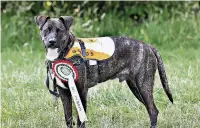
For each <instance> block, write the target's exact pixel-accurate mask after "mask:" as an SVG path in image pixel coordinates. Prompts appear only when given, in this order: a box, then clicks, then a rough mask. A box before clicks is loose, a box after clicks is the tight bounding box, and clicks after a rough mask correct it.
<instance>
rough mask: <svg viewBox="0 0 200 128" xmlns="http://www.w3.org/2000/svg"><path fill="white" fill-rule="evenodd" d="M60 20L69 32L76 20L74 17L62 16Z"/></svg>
mask: <svg viewBox="0 0 200 128" xmlns="http://www.w3.org/2000/svg"><path fill="white" fill-rule="evenodd" d="M59 19H60V20H61V21H62V22H63V24H64V25H65V28H66V29H67V30H69V28H70V26H71V25H72V23H73V21H74V18H73V17H72V16H61V17H60V18H59Z"/></svg>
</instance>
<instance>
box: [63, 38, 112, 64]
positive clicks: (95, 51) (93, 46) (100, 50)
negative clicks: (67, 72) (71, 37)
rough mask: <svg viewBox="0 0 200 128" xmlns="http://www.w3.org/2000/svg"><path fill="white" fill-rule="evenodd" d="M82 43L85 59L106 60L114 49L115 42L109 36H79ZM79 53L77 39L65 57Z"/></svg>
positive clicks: (79, 48)
mask: <svg viewBox="0 0 200 128" xmlns="http://www.w3.org/2000/svg"><path fill="white" fill-rule="evenodd" d="M79 39H80V40H81V42H83V43H84V46H85V49H86V56H85V59H88V60H98V61H101V60H106V59H108V58H110V57H111V56H112V55H113V54H114V51H115V43H114V41H113V39H112V38H110V37H98V38H79ZM75 55H80V56H82V54H81V46H80V44H79V42H78V41H75V43H74V46H73V47H72V48H71V49H70V51H69V52H68V54H67V55H66V57H65V58H67V59H68V58H70V57H72V56H75Z"/></svg>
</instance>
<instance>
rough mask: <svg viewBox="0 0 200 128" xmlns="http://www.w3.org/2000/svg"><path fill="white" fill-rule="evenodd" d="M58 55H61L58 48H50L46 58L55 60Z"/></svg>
mask: <svg viewBox="0 0 200 128" xmlns="http://www.w3.org/2000/svg"><path fill="white" fill-rule="evenodd" d="M58 55H59V53H58V48H48V49H47V55H46V59H47V60H50V61H54V60H55V59H56V58H58Z"/></svg>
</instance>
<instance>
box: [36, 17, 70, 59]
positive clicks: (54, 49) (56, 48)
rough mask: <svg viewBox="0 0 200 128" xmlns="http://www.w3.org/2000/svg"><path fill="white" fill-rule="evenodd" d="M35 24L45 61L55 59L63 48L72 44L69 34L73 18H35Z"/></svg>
mask: <svg viewBox="0 0 200 128" xmlns="http://www.w3.org/2000/svg"><path fill="white" fill-rule="evenodd" d="M35 22H36V23H37V25H38V27H39V29H40V37H41V40H42V41H43V43H44V45H45V48H46V51H47V59H50V60H54V59H56V58H57V57H58V56H59V53H60V52H61V51H62V50H63V49H64V48H66V47H68V46H69V45H71V43H73V42H72V40H73V39H72V36H73V35H72V34H71V32H70V26H71V24H72V23H73V17H71V16H61V17H60V18H50V17H48V16H36V17H35Z"/></svg>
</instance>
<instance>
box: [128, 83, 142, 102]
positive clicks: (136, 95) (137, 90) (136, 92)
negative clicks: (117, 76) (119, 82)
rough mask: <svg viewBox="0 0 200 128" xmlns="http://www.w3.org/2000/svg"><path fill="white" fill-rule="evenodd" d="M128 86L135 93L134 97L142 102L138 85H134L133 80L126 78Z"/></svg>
mask: <svg viewBox="0 0 200 128" xmlns="http://www.w3.org/2000/svg"><path fill="white" fill-rule="evenodd" d="M126 83H127V85H128V87H129V88H130V90H131V91H132V93H133V94H134V95H135V97H136V98H137V99H138V100H139V101H140V102H142V103H143V104H144V100H143V98H142V96H141V94H140V91H139V89H138V87H137V86H136V84H135V82H134V81H133V80H127V81H126Z"/></svg>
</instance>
